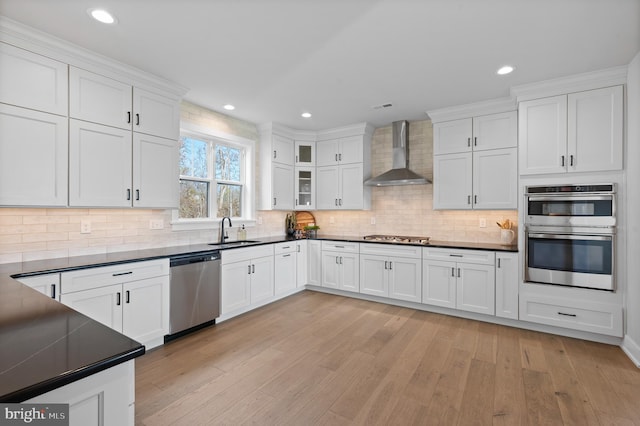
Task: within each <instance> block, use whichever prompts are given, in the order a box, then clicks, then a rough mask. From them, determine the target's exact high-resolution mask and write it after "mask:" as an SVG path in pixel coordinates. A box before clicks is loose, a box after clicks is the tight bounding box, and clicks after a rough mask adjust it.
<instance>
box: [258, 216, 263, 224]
mask: <svg viewBox="0 0 640 426" xmlns="http://www.w3.org/2000/svg"><path fill="white" fill-rule="evenodd" d="M258 225H262V216H258Z"/></svg>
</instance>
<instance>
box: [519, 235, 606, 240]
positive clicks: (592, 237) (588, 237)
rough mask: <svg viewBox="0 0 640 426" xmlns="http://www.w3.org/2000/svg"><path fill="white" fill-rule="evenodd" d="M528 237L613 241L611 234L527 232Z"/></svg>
mask: <svg viewBox="0 0 640 426" xmlns="http://www.w3.org/2000/svg"><path fill="white" fill-rule="evenodd" d="M527 237H528V238H547V239H550V240H588V241H613V237H612V236H611V235H576V234H534V233H527Z"/></svg>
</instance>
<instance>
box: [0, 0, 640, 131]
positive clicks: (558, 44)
mask: <svg viewBox="0 0 640 426" xmlns="http://www.w3.org/2000/svg"><path fill="white" fill-rule="evenodd" d="M91 7H101V8H105V9H107V10H108V11H110V12H111V13H113V14H114V15H115V16H116V18H117V20H118V23H117V25H113V26H107V25H104V24H100V23H98V22H96V21H93V20H92V19H90V18H89V16H88V14H87V9H88V8H91ZM0 15H4V16H6V17H9V18H11V19H14V20H16V21H19V22H22V23H24V24H27V25H29V26H32V27H35V28H38V29H40V30H42V31H45V32H47V33H49V34H52V35H55V36H57V37H60V38H62V39H65V40H68V41H71V42H72V43H75V44H77V45H80V46H82V47H84V48H87V49H90V50H92V51H95V52H98V53H100V54H103V55H105V56H108V57H111V58H114V59H117V60H119V61H121V62H124V63H127V64H129V65H132V66H134V67H137V68H140V69H142V70H144V71H147V72H151V73H153V74H156V75H158V76H161V77H164V78H166V79H169V80H171V81H174V82H176V83H179V84H180V85H183V86H185V87H188V88H189V89H190V90H189V92H188V93H187V95H186V96H185V98H186V99H187V100H189V101H191V102H193V103H196V104H198V105H201V106H204V107H207V108H210V109H212V110H216V111H221V112H224V113H225V114H228V115H230V116H233V117H237V118H240V119H243V120H247V121H250V122H253V123H265V122H269V121H273V122H277V123H280V124H283V125H286V126H288V127H291V128H295V129H302V130H320V129H327V128H332V127H338V126H343V125H348V124H353V123H357V122H362V121H368V122H370V123H372V124H373V125H374V126H376V127H381V126H386V125H388V124H389V123H391V122H392V121H395V120H399V119H408V120H420V119H424V118H426V115H425V111H428V110H433V109H438V108H444V107H448V106H454V105H461V104H465V103H471V102H476V101H483V100H489V99H494V98H500V97H506V96H509V88H510V87H511V86H514V85H520V84H525V83H531V82H536V81H542V80H546V79H551V78H555V77H562V76H567V75H571V74H577V73H582V72H588V71H593V70H600V69H604V68H609V67H614V66H619V65H626V64H628V63H629V62H630V61H631V59H632V58H633V57H634V55H635V54H636V53H637V52H639V51H640V0H536V1H534V0H482V1H478V0H324V1H322V0H235V1H234V0H55V1H53V0H0ZM504 64H511V65H514V66H515V67H516V70H515V71H514V72H513V73H512V74H510V75H507V76H498V75H497V74H496V70H497V69H498V68H499V67H500V66H502V65H504ZM227 103H230V104H233V105H235V106H236V109H235V110H234V111H232V112H227V111H224V110H223V109H222V106H223V105H224V104H227ZM386 103H391V104H392V105H393V106H392V107H390V108H384V109H374V108H373V107H374V106H377V105H381V104H386ZM303 111H309V112H311V113H312V114H313V116H312V117H311V118H309V119H305V118H302V117H301V116H300V114H301V113H302V112H303Z"/></svg>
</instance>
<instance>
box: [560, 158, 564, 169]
mask: <svg viewBox="0 0 640 426" xmlns="http://www.w3.org/2000/svg"><path fill="white" fill-rule="evenodd" d="M560 163H561V164H560V165H561V166H562V167H564V155H561V156H560Z"/></svg>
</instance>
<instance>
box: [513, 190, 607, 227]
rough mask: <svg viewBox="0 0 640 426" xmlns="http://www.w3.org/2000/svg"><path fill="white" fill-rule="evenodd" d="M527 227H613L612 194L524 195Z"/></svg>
mask: <svg viewBox="0 0 640 426" xmlns="http://www.w3.org/2000/svg"><path fill="white" fill-rule="evenodd" d="M525 205H526V216H525V223H526V224H527V225H534V226H535V225H543V226H595V227H601V226H604V227H613V226H615V225H616V219H615V213H616V212H615V195H614V194H602V195H593V194H589V195H586V194H585V195H577V194H576V195H527V196H526V199H525Z"/></svg>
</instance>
